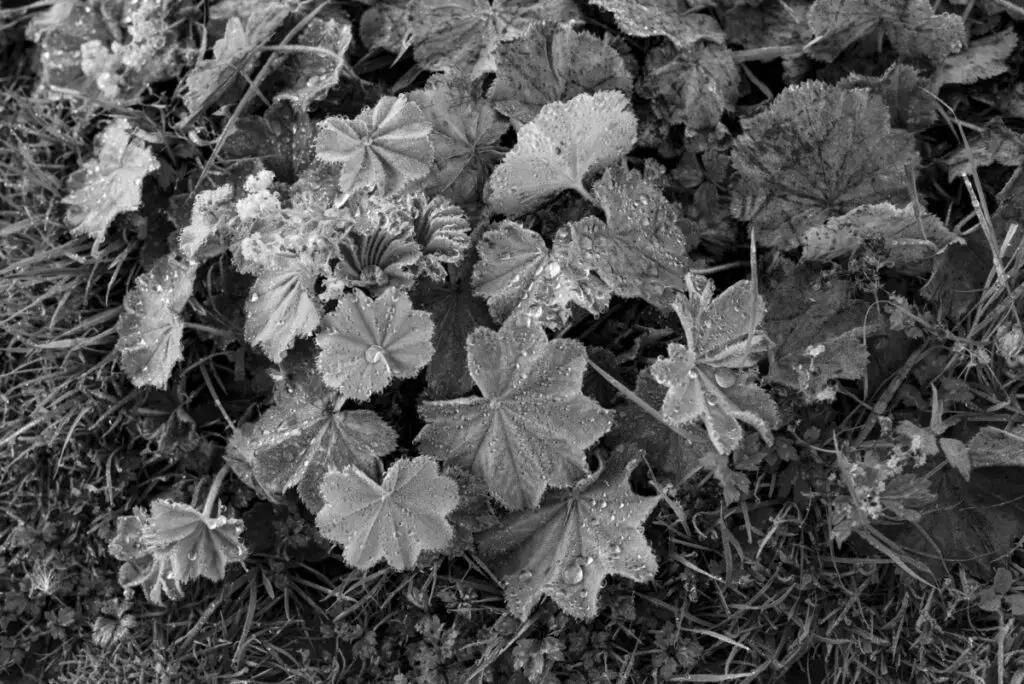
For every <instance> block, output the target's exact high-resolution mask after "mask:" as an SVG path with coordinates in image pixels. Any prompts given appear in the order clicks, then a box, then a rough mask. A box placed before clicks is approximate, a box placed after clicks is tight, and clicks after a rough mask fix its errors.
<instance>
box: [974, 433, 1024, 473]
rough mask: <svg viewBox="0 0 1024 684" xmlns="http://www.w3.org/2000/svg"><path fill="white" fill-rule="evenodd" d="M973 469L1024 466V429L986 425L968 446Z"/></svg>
mask: <svg viewBox="0 0 1024 684" xmlns="http://www.w3.org/2000/svg"><path fill="white" fill-rule="evenodd" d="M967 449H968V454H969V456H970V459H971V468H972V469H976V468H992V467H1009V466H1014V467H1021V466H1024V428H1020V427H1017V428H1012V429H1010V430H1004V429H1001V428H996V427H992V426H991V425H986V426H985V427H983V428H981V430H979V431H978V434H976V435H975V436H974V437H972V438H971V441H970V442H969V443H968V444H967Z"/></svg>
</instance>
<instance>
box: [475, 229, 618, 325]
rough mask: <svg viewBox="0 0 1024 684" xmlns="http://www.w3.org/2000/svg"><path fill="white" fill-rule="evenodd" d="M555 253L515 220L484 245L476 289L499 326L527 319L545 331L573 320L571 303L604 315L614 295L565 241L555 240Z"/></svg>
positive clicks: (480, 247) (486, 237) (488, 234)
mask: <svg viewBox="0 0 1024 684" xmlns="http://www.w3.org/2000/svg"><path fill="white" fill-rule="evenodd" d="M555 241H556V242H555V245H554V248H553V249H550V250H549V249H548V247H547V246H546V245H545V244H544V239H543V238H542V237H541V236H540V235H538V234H537V233H535V232H533V231H531V230H527V229H525V228H523V227H522V226H520V225H519V224H517V223H515V222H513V221H503V222H502V223H500V224H499V225H497V226H495V227H494V228H491V229H490V230H488V231H487V232H486V233H484V235H483V237H482V238H481V240H480V243H479V244H478V245H477V251H478V253H479V254H480V261H479V262H478V263H477V265H476V268H475V269H474V270H473V288H474V291H475V292H476V294H478V295H479V296H481V297H483V298H484V299H486V300H487V304H488V308H489V309H490V312H491V315H492V316H494V318H495V320H497V321H504V320H505V319H506V318H509V317H515V316H518V315H524V316H527V317H528V318H530V319H532V320H535V321H537V322H539V323H540V324H541V325H543V326H544V327H547V328H558V327H561V326H563V325H565V323H566V322H567V321H568V320H569V313H570V312H569V306H570V304H573V303H575V304H578V305H579V306H581V307H583V308H585V309H587V310H588V311H590V312H591V313H593V314H595V315H596V314H598V313H600V312H601V311H603V310H604V309H605V308H606V307H607V305H608V300H609V298H610V292H609V291H608V288H607V287H604V286H603V284H602V283H599V282H594V280H595V279H593V278H591V277H590V276H588V274H587V273H586V272H585V271H583V270H582V269H580V268H577V265H578V264H582V263H586V262H584V261H582V260H575V259H574V258H573V255H572V254H571V250H570V248H569V246H568V244H567V237H566V236H564V235H562V236H559V237H556V238H555Z"/></svg>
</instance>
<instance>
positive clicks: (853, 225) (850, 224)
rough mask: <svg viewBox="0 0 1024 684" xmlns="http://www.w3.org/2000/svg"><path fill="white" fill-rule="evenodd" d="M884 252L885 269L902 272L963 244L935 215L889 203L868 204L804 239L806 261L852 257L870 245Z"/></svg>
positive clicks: (814, 228)
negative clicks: (949, 247) (949, 248)
mask: <svg viewBox="0 0 1024 684" xmlns="http://www.w3.org/2000/svg"><path fill="white" fill-rule="evenodd" d="M869 242H871V243H873V244H876V245H877V249H879V250H881V251H882V254H880V255H879V256H880V258H882V259H883V260H884V262H885V264H886V266H888V267H890V268H894V269H896V270H897V271H899V272H906V271H907V270H908V269H913V270H916V268H917V267H920V266H921V265H922V264H923V265H925V266H927V265H929V264H930V262H931V259H932V257H934V256H935V255H936V254H938V253H939V252H941V251H942V250H943V249H945V248H946V247H947V246H948V245H950V244H952V243H954V242H962V240H961V239H960V238H958V237H957V236H956V235H954V234H953V233H951V232H949V230H948V229H947V228H946V226H944V225H943V224H942V221H941V220H940V219H939V218H938V217H937V216H935V215H933V214H929V213H928V212H927V211H925V210H924V209H923V208H918V209H917V210H916V211H915V209H914V205H913V204H908V205H907V206H905V207H903V208H902V209H901V208H898V207H896V206H894V205H892V204H889V203H888V202H883V203H882V204H866V205H863V206H860V207H857V208H856V209H853V210H852V211H849V212H847V213H845V214H843V215H842V216H837V217H835V218H830V219H828V220H827V221H825V223H823V224H820V225H817V226H811V227H810V228H808V229H807V231H806V232H804V234H803V235H802V236H801V238H800V243H801V244H802V245H803V248H804V251H803V258H804V259H808V260H810V261H836V260H838V259H842V258H844V257H848V256H851V255H852V254H853V253H854V252H856V251H857V250H859V249H861V248H862V247H864V246H865V244H867V243H869Z"/></svg>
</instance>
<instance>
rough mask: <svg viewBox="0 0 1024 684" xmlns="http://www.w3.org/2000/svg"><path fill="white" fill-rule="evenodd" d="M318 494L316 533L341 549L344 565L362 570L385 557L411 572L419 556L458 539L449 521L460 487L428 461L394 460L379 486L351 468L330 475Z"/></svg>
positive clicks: (364, 474)
mask: <svg viewBox="0 0 1024 684" xmlns="http://www.w3.org/2000/svg"><path fill="white" fill-rule="evenodd" d="M320 494H321V496H322V497H323V499H324V507H323V508H322V509H320V512H319V513H317V516H316V526H317V528H319V530H320V532H321V533H323V535H324V536H325V537H327V538H328V539H330V540H331V541H333V542H337V543H338V544H343V545H344V546H345V552H344V557H345V562H346V563H348V564H350V565H352V566H353V567H356V568H359V569H361V570H368V569H369V568H371V567H373V566H374V565H375V564H376V563H377V562H378V561H379V560H381V559H382V558H383V559H384V560H386V561H387V563H388V565H390V566H391V567H393V568H394V569H396V570H409V569H410V568H412V567H413V566H414V565H415V564H416V560H417V559H418V558H419V555H420V552H421V551H440V550H442V549H443V548H444V547H445V546H447V545H448V543H449V542H450V541H451V540H452V537H453V535H454V532H453V530H452V526H451V525H450V524H449V523H448V521H447V520H446V517H447V516H448V514H449V513H451V512H452V511H454V510H455V507H456V506H457V505H458V504H459V487H458V485H457V484H456V483H455V481H454V480H452V479H451V478H449V477H446V476H444V475H441V474H440V473H438V470H437V461H435V460H433V459H431V458H426V457H425V456H419V457H417V458H414V459H411V460H409V459H403V460H400V461H395V463H394V464H392V466H391V467H390V468H388V472H387V474H386V475H385V476H384V481H383V482H382V483H381V484H377V483H376V482H374V481H373V480H372V479H371V478H370V477H369V476H368V475H367V474H366V473H364V472H363V471H362V470H359V469H358V468H355V467H353V466H346V467H345V469H344V470H342V471H341V472H337V471H332V472H329V473H327V475H325V476H324V478H323V482H322V484H321V485H320Z"/></svg>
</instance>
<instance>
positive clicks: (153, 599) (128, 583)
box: [108, 509, 185, 606]
mask: <svg viewBox="0 0 1024 684" xmlns="http://www.w3.org/2000/svg"><path fill="white" fill-rule="evenodd" d="M148 518H149V514H147V513H146V512H145V511H144V510H142V509H136V511H135V513H134V514H133V515H122V516H120V517H119V518H118V519H117V529H116V531H115V533H114V537H113V538H112V539H111V540H110V542H109V544H108V551H109V552H110V555H111V556H113V557H114V558H116V559H117V560H119V561H121V562H122V563H121V567H120V568H119V569H118V573H117V582H118V584H120V585H121V586H122V587H123V588H124V589H133V588H135V587H139V588H140V589H141V590H142V595H143V596H145V597H146V600H147V601H149V602H150V603H152V604H154V605H157V606H162V605H163V604H164V597H167V598H168V599H170V600H171V601H177V600H178V599H180V598H182V597H183V596H184V595H185V594H184V592H183V591H182V588H181V585H182V583H181V582H180V581H179V580H178V579H177V578H176V577H175V576H174V573H173V572H172V570H171V567H170V565H171V562H170V561H171V559H170V556H169V555H167V554H164V553H156V552H155V550H154V549H151V548H150V547H148V546H146V545H144V544H143V543H142V527H143V525H144V524H145V522H146V520H147V519H148Z"/></svg>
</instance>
